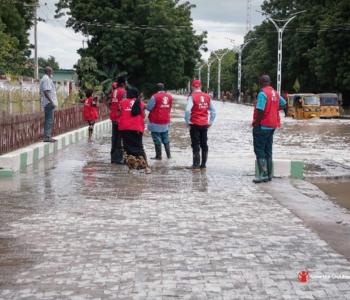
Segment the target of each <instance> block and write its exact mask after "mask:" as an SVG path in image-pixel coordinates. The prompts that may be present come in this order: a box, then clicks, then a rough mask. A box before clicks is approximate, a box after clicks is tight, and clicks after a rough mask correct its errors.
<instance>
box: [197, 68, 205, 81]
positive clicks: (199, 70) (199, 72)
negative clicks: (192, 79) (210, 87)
mask: <svg viewBox="0 0 350 300" xmlns="http://www.w3.org/2000/svg"><path fill="white" fill-rule="evenodd" d="M204 66H205V64H203V65H201V66H199V67H198V80H199V81H201V78H202V76H201V71H202V68H203V67H204Z"/></svg>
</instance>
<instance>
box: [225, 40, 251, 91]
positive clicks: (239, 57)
mask: <svg viewBox="0 0 350 300" xmlns="http://www.w3.org/2000/svg"><path fill="white" fill-rule="evenodd" d="M229 40H230V41H231V42H233V40H231V39H229ZM252 40H255V38H254V39H249V40H247V41H246V42H245V43H244V44H242V45H240V46H238V47H236V50H237V53H238V75H237V81H238V82H237V90H238V92H239V95H240V94H241V85H242V52H243V49H244V48H245V47H246V46H247V45H248V44H249V43H250V42H251V41H252Z"/></svg>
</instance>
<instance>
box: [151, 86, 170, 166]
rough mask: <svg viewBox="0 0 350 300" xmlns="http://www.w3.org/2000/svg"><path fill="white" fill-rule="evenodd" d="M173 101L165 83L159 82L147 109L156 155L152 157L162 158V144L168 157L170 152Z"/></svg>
mask: <svg viewBox="0 0 350 300" xmlns="http://www.w3.org/2000/svg"><path fill="white" fill-rule="evenodd" d="M172 103H173V97H172V96H171V95H170V94H168V93H166V92H165V91H164V84H162V83H158V84H157V93H156V94H154V95H153V96H152V97H151V99H150V100H149V101H148V103H147V106H146V109H147V110H148V111H150V113H149V115H148V120H149V122H148V125H147V129H148V130H149V131H151V135H152V139H153V143H154V147H155V150H156V156H155V157H153V158H151V159H157V160H161V159H162V144H164V148H165V152H166V155H167V157H168V158H171V154H170V141H169V129H170V112H171V106H172Z"/></svg>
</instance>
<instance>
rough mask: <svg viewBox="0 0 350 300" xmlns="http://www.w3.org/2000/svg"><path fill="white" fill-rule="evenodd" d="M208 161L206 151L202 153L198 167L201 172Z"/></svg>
mask: <svg viewBox="0 0 350 300" xmlns="http://www.w3.org/2000/svg"><path fill="white" fill-rule="evenodd" d="M207 159H208V151H202V163H201V165H200V168H201V170H205V169H206V168H207V166H206V163H207Z"/></svg>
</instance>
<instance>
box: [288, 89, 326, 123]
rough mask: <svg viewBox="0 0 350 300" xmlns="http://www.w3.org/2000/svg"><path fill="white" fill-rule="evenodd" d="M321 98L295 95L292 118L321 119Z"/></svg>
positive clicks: (314, 95) (311, 95) (312, 95)
mask: <svg viewBox="0 0 350 300" xmlns="http://www.w3.org/2000/svg"><path fill="white" fill-rule="evenodd" d="M320 115H321V106H320V97H319V95H316V94H295V95H294V103H293V112H292V117H293V118H294V119H310V118H314V117H318V118H319V117H320Z"/></svg>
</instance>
